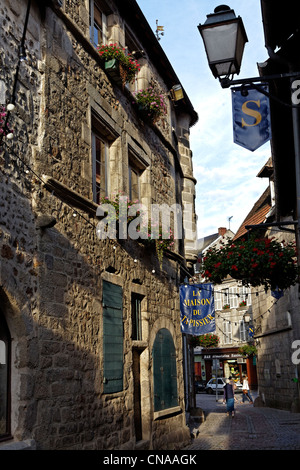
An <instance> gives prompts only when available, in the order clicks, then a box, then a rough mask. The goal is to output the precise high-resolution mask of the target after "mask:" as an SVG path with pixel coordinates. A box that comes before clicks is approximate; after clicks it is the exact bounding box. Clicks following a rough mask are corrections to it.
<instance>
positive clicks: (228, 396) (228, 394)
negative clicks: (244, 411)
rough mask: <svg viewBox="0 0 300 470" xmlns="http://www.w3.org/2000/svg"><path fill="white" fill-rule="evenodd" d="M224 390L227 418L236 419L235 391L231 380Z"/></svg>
mask: <svg viewBox="0 0 300 470" xmlns="http://www.w3.org/2000/svg"><path fill="white" fill-rule="evenodd" d="M223 390H224V397H223V403H225V402H226V408H227V416H232V417H234V390H233V386H232V384H231V383H230V381H229V379H226V384H225V386H224V388H223Z"/></svg>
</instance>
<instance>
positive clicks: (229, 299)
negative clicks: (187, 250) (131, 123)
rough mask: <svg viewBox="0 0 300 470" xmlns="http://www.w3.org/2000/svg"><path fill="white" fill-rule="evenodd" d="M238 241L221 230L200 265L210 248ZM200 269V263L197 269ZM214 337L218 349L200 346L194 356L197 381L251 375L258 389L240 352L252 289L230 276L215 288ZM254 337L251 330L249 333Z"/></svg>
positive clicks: (252, 379)
mask: <svg viewBox="0 0 300 470" xmlns="http://www.w3.org/2000/svg"><path fill="white" fill-rule="evenodd" d="M232 239H235V234H234V233H233V232H232V231H231V230H227V229H226V228H219V229H218V233H216V234H214V235H211V236H208V237H206V240H207V243H205V240H203V243H202V246H203V251H201V252H200V253H198V262H199V261H201V259H202V258H203V257H205V253H206V252H207V251H208V250H209V249H210V248H216V249H219V248H220V247H221V246H222V244H226V243H228V242H229V241H230V240H232ZM200 268H201V263H199V265H196V271H197V269H200ZM214 305H215V322H216V330H215V333H214V334H215V335H216V336H217V337H218V345H217V346H215V347H214V346H210V347H208V348H205V347H199V346H197V347H196V348H195V349H194V354H195V380H196V381H199V380H204V381H206V382H207V381H208V380H210V379H211V378H212V377H215V376H216V375H218V376H219V377H227V378H228V377H229V376H232V377H233V378H234V380H235V381H236V382H241V381H242V378H243V375H246V374H248V376H249V378H250V385H251V386H252V387H253V388H255V387H256V386H257V379H256V373H255V367H254V366H255V364H254V366H253V361H252V360H251V361H249V360H247V359H246V357H244V356H243V354H242V353H241V352H240V348H241V347H242V346H245V345H246V344H247V343H248V341H249V339H250V337H249V326H251V325H252V298H251V289H250V288H247V287H245V286H242V284H241V282H238V281H237V280H236V279H233V278H231V277H229V276H228V278H226V279H225V280H224V282H223V283H222V284H218V285H217V284H216V285H214ZM250 334H251V330H250Z"/></svg>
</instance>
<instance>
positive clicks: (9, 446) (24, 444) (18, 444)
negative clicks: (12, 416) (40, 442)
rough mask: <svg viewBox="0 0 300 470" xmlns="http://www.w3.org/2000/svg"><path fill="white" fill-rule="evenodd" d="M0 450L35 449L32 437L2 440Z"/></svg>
mask: <svg viewBox="0 0 300 470" xmlns="http://www.w3.org/2000/svg"><path fill="white" fill-rule="evenodd" d="M0 450H36V443H35V441H34V440H33V439H27V440H25V441H9V442H3V443H2V444H1V443H0Z"/></svg>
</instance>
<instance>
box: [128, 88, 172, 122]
mask: <svg viewBox="0 0 300 470" xmlns="http://www.w3.org/2000/svg"><path fill="white" fill-rule="evenodd" d="M133 96H134V98H135V102H134V103H136V105H137V111H138V113H140V115H141V116H142V117H143V119H146V120H149V121H151V122H152V123H153V124H154V123H156V122H157V121H159V119H161V117H162V116H163V115H165V114H167V107H166V103H165V100H164V96H163V94H162V93H159V92H158V91H157V90H155V89H154V88H153V87H149V88H146V89H144V90H139V91H138V92H135V93H133Z"/></svg>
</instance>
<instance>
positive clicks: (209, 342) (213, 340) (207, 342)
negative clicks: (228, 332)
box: [199, 333, 219, 348]
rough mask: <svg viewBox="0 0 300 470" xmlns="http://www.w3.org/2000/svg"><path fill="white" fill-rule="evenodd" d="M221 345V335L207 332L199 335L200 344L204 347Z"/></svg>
mask: <svg viewBox="0 0 300 470" xmlns="http://www.w3.org/2000/svg"><path fill="white" fill-rule="evenodd" d="M218 345H219V337H218V336H217V335H214V334H211V333H207V334H206V335H201V336H199V346H201V347H202V348H216V347H218Z"/></svg>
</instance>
